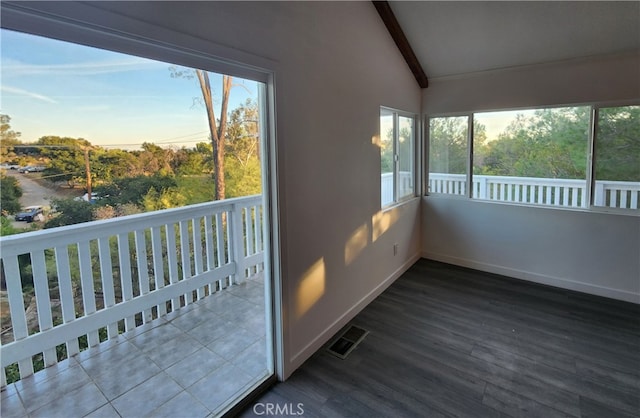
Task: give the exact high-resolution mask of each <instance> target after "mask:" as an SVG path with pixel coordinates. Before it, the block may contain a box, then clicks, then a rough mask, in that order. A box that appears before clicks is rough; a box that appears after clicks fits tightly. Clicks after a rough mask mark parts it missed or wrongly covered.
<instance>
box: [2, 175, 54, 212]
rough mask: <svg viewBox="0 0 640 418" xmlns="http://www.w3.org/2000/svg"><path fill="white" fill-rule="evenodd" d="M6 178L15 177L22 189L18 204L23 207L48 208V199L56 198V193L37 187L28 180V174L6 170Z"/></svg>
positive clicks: (37, 185)
mask: <svg viewBox="0 0 640 418" xmlns="http://www.w3.org/2000/svg"><path fill="white" fill-rule="evenodd" d="M6 174H7V176H11V177H15V178H16V179H17V180H18V184H20V187H21V188H22V197H21V198H20V204H21V205H22V207H25V206H36V205H37V206H45V207H46V206H50V205H51V203H50V199H51V198H52V197H56V192H55V191H53V190H51V189H48V188H46V187H43V186H41V185H39V184H38V183H37V182H35V181H34V180H32V179H31V178H29V174H21V173H18V172H17V171H16V170H7V171H6Z"/></svg>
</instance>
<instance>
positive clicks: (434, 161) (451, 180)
mask: <svg viewBox="0 0 640 418" xmlns="http://www.w3.org/2000/svg"><path fill="white" fill-rule="evenodd" d="M468 121H469V118H468V117H467V116H454V117H442V118H432V119H430V120H429V192H430V193H445V194H459V195H465V194H466V193H467V136H468V133H469V132H468V131H469V122H468Z"/></svg>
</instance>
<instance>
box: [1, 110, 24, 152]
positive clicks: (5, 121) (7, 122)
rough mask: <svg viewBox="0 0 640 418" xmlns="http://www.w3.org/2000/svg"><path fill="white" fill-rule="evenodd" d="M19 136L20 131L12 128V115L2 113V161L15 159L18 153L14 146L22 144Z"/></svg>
mask: <svg viewBox="0 0 640 418" xmlns="http://www.w3.org/2000/svg"><path fill="white" fill-rule="evenodd" d="M19 138H20V132H15V131H14V130H12V129H11V117H9V115H3V114H0V144H2V147H1V148H0V156H1V157H2V161H9V160H12V159H15V157H16V154H15V152H14V148H13V147H12V146H13V145H19V144H21V142H20V139H19Z"/></svg>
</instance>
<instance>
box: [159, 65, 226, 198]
mask: <svg viewBox="0 0 640 418" xmlns="http://www.w3.org/2000/svg"><path fill="white" fill-rule="evenodd" d="M169 71H171V77H173V78H186V79H191V78H193V77H194V76H193V71H195V76H196V78H197V79H198V83H199V85H200V91H201V93H202V103H203V104H204V106H205V109H206V111H207V122H208V124H209V135H210V137H211V145H212V152H213V167H214V169H213V180H214V183H215V194H214V196H215V200H222V199H224V198H225V177H224V155H225V145H226V135H227V108H228V106H229V95H230V93H231V87H232V80H233V79H232V77H230V76H228V75H223V76H222V101H221V105H220V119H219V120H218V119H216V115H215V109H214V107H213V94H212V93H211V83H210V81H209V73H208V72H206V71H203V70H189V69H178V68H177V67H170V68H169Z"/></svg>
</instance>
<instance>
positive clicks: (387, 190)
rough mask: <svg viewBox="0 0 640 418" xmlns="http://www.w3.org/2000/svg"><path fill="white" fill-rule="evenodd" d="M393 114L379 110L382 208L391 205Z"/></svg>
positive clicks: (392, 197)
mask: <svg viewBox="0 0 640 418" xmlns="http://www.w3.org/2000/svg"><path fill="white" fill-rule="evenodd" d="M393 137H394V134H393V112H392V111H390V110H387V109H380V174H381V178H380V197H381V202H380V203H381V204H382V206H386V205H388V204H390V203H393V199H394V196H393V171H394V161H393V154H394V150H393Z"/></svg>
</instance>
